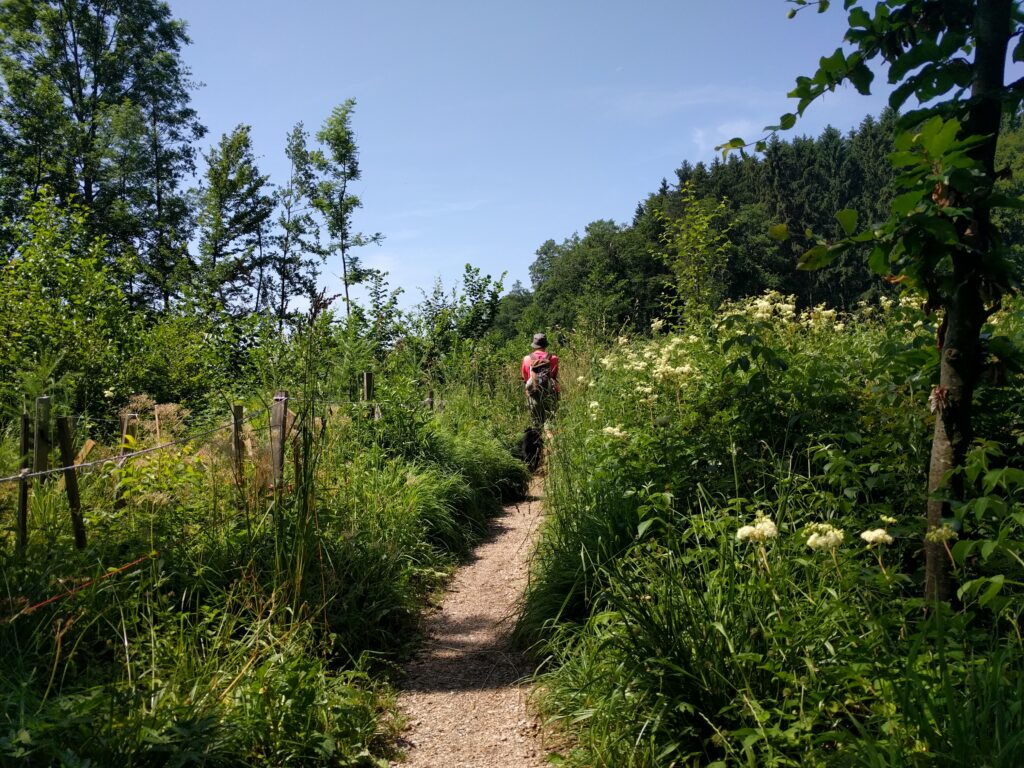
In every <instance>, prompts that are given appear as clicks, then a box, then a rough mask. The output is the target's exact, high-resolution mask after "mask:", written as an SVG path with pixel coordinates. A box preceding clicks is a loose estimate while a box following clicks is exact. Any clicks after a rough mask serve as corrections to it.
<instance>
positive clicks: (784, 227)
mask: <svg viewBox="0 0 1024 768" xmlns="http://www.w3.org/2000/svg"><path fill="white" fill-rule="evenodd" d="M768 237H770V238H771V239H772V240H774V241H775V242H777V243H784V242H786V241H787V240H789V225H788V224H786V223H782V224H776V225H775V226H773V227H770V228H769V229H768Z"/></svg>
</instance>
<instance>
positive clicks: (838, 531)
mask: <svg viewBox="0 0 1024 768" xmlns="http://www.w3.org/2000/svg"><path fill="white" fill-rule="evenodd" d="M776 2H777V4H778V5H779V8H780V11H781V13H782V14H783V15H785V13H786V9H787V8H788V9H789V11H790V14H791V15H793V16H795V17H797V18H794V19H793V20H792V21H791V22H789V23H791V24H800V23H801V21H802V19H801V18H800V17H804V16H813V15H814V14H817V13H827V14H834V15H837V16H839V17H841V18H842V19H845V20H846V22H845V24H844V29H845V33H846V36H845V40H844V41H840V40H834V41H828V40H823V41H821V50H820V56H821V58H820V59H819V60H818V63H817V64H816V65H815V64H813V62H812V64H811V66H810V67H809V68H808V70H807V71H804V72H801V73H799V74H800V76H799V77H796V78H795V85H794V89H793V90H792V92H791V93H789V94H788V95H787V94H786V93H784V92H780V93H779V94H778V100H777V105H778V106H777V109H776V111H777V112H778V113H780V114H781V117H780V118H779V120H778V124H777V125H774V126H768V128H767V129H766V130H765V131H764V132H763V133H759V134H758V135H750V136H742V137H736V138H733V137H730V136H722V137H720V138H721V141H720V143H721V145H722V146H721V147H720V148H719V149H720V151H719V152H717V153H716V155H715V159H713V160H710V161H709V160H706V159H705V160H702V161H695V160H693V159H687V158H685V157H680V158H678V160H677V161H676V162H675V165H674V167H673V165H671V164H670V165H668V166H666V167H665V168H664V178H663V179H662V180H661V183H660V185H659V184H657V180H655V182H654V183H653V184H652V188H651V189H650V191H649V192H648V193H647V194H646V195H645V196H643V197H642V199H639V200H637V201H636V207H635V211H634V212H633V214H632V218H631V219H629V220H626V221H613V220H608V219H596V220H593V221H591V223H589V224H586V225H585V227H582V228H581V229H580V230H579V231H577V232H575V233H569V232H551V233H550V239H547V240H546V241H544V242H538V243H536V252H535V254H533V260H532V263H530V265H529V285H525V284H523V282H521V281H514V282H512V281H509V280H508V279H507V278H506V276H505V275H504V274H500V273H499V274H488V273H487V271H486V270H485V269H483V268H482V267H480V266H475V265H473V264H467V265H466V266H465V270H464V272H463V274H462V275H461V278H460V280H459V281H458V283H457V284H456V285H455V286H454V287H452V286H448V287H445V286H444V285H442V284H441V282H440V281H438V282H437V283H436V284H435V285H434V286H433V287H432V288H430V287H428V288H427V289H426V290H424V291H422V293H421V297H420V299H419V300H417V301H415V302H409V301H408V296H404V297H403V291H402V289H401V288H400V287H396V286H393V285H392V284H391V283H390V282H389V275H388V274H387V272H385V271H383V270H381V269H379V268H376V267H374V266H372V262H371V260H369V259H368V258H367V254H369V253H372V249H373V248H374V247H376V245H377V244H379V243H381V242H383V241H384V239H385V238H386V237H387V236H388V232H383V233H375V232H365V231H363V228H362V224H361V215H362V214H363V213H364V212H365V209H366V208H368V207H370V206H372V204H373V203H372V200H371V199H370V198H369V197H366V199H363V197H361V193H362V186H361V185H362V184H363V183H364V181H365V179H364V174H365V176H366V177H367V178H369V177H371V176H372V175H373V172H374V170H373V168H372V167H365V168H364V167H363V166H361V164H360V153H359V145H360V139H361V138H363V134H362V133H361V129H360V103H359V101H358V97H359V94H358V93H355V94H353V96H352V97H351V98H344V97H343V98H342V99H339V100H337V101H335V102H324V103H323V104H322V105H321V108H320V111H319V112H318V113H314V114H307V115H296V118H295V120H294V122H293V127H292V129H291V130H290V131H289V132H288V133H287V135H284V136H281V137H280V138H281V141H280V147H279V150H280V154H281V155H282V156H283V157H286V158H287V167H288V169H289V170H288V173H287V174H286V175H284V176H280V177H277V176H275V177H273V178H272V177H271V175H270V174H269V173H266V172H264V170H262V169H261V167H260V166H261V162H262V158H261V156H260V155H259V154H258V153H257V151H256V150H255V148H254V142H253V137H252V133H253V128H252V127H251V126H250V125H247V124H245V123H240V124H238V125H237V126H236V127H234V128H233V129H232V130H230V131H229V132H227V133H225V134H224V135H222V136H219V137H218V136H213V135H209V134H208V131H207V128H206V127H205V126H204V122H203V115H202V114H199V112H198V111H197V109H196V108H195V107H194V105H193V103H192V98H193V96H192V94H193V92H194V88H195V87H196V83H194V82H193V76H192V73H191V71H190V69H189V66H188V65H187V61H188V50H189V45H190V38H189V32H188V24H187V22H188V20H187V19H180V18H177V17H176V16H175V14H174V13H173V12H172V10H171V8H170V7H169V6H168V4H167V3H165V2H163V1H162V0H0V765H2V766H7V765H10V766H80V767H82V768H85V767H86V766H91V767H93V768H99V767H102V766H115V767H116V766H193V765H195V766H249V765H267V766H400V765H402V763H403V762H404V761H406V760H407V759H408V755H407V754H406V753H407V752H408V751H409V747H408V740H405V741H403V737H402V734H403V732H404V731H405V729H406V728H407V727H410V723H409V718H408V717H406V716H405V715H403V709H402V706H401V704H400V691H401V690H402V685H403V674H404V673H403V668H404V667H403V665H404V664H406V662H408V660H409V659H410V658H412V657H414V656H415V654H416V653H417V649H418V648H419V647H420V646H421V644H422V642H423V641H424V636H425V633H424V632H423V631H422V618H423V616H424V615H425V614H426V613H427V612H429V611H430V610H432V609H436V607H437V606H438V605H439V601H440V600H441V599H442V596H443V594H444V592H445V589H446V587H447V586H448V585H449V584H450V583H451V580H452V578H453V575H454V574H455V573H457V572H458V570H459V569H460V568H461V567H464V566H465V565H466V564H467V563H469V562H471V561H472V559H473V554H472V553H473V552H474V549H475V548H476V547H477V545H479V544H480V543H481V542H483V541H486V540H488V538H489V537H490V536H491V535H492V533H493V526H492V523H493V521H494V520H495V518H496V516H497V515H500V514H502V510H503V508H510V505H515V504H516V503H520V502H522V500H523V499H526V498H527V497H530V498H539V499H542V504H543V519H542V521H541V523H540V526H539V532H538V534H537V535H536V537H535V539H534V540H533V542H532V545H531V547H532V548H531V550H530V552H529V553H527V554H528V579H527V580H526V586H525V589H524V590H523V592H522V594H520V595H518V596H517V599H516V601H515V606H514V611H513V615H511V616H510V617H508V629H509V631H508V633H507V634H508V639H507V642H508V647H509V649H510V652H511V651H514V652H515V653H518V654H521V655H522V658H524V659H526V663H527V664H528V669H527V670H526V672H525V674H524V679H523V680H522V681H520V685H521V686H522V689H523V691H524V693H523V697H524V698H525V701H526V706H527V708H528V711H529V713H530V717H533V718H536V720H537V722H538V723H539V726H538V727H539V728H540V730H541V731H542V732H543V734H544V739H543V747H542V748H541V750H540V754H539V755H538V757H539V759H540V760H541V763H539V764H552V765H564V766H574V767H575V768H586V767H591V766H592V767H601V768H673V767H675V768H691V767H696V766H708V767H713V768H727V767H728V768H732V767H734V766H735V767H736V768H739V767H740V766H779V767H782V766H808V767H812V766H849V767H851V768H853V767H862V768H886V767H892V768H903V767H907V768H910V767H911V766H912V767H914V768H918V767H920V768H925V767H927V768H931V767H932V766H944V767H945V766H948V767H949V768H954V767H959V766H978V767H979V768H980V767H982V766H986V767H987V768H1014V767H1016V766H1021V765H1024V311H1022V310H1024V300H1022V299H1021V297H1020V288H1021V277H1022V275H1024V107H1022V103H1024V78H1021V79H1016V77H1017V74H1015V68H1017V67H1019V65H1020V64H1021V63H1022V62H1024V8H1022V6H1021V4H1020V3H1019V2H1017V1H1016V0H882V1H881V2H861V1H860V0H843V2H839V1H838V0H833V2H831V3H830V2H828V1H827V0H788V3H787V2H783V0H776ZM830 6H831V7H830ZM840 43H842V45H841V47H839V48H835V49H834V51H833V48H832V47H831V46H835V45H839V44H840ZM884 83H887V84H888V85H887V87H889V88H891V95H890V96H889V99H888V106H887V107H886V108H885V109H884V110H882V111H880V112H879V113H878V114H865V115H864V117H863V119H862V120H861V121H860V123H859V125H856V126H855V127H853V128H852V129H849V130H846V131H842V130H838V129H836V128H831V127H829V128H826V129H824V130H822V131H820V132H818V133H817V135H806V134H803V133H801V127H802V121H803V120H804V119H805V115H811V114H813V113H814V111H815V110H816V109H817V108H819V106H820V105H819V103H818V102H819V101H820V100H821V98H822V97H823V96H826V95H828V94H831V93H833V92H834V91H836V89H837V88H845V89H847V90H848V91H849V92H850V93H851V94H853V96H851V98H853V97H855V96H856V94H858V93H859V94H867V93H871V92H873V89H878V88H879V87H880V86H881V85H882V84H884ZM857 98H859V97H857ZM786 109H791V110H792V111H791V112H786V111H785V110H786ZM364 206H365V207H364ZM327 272H332V273H337V275H338V279H339V280H340V282H339V283H338V286H340V287H339V288H338V289H337V290H334V289H328V288H325V284H326V283H325V281H324V278H325V275H326V273H327ZM510 282H511V284H509V283H510ZM538 331H543V332H545V333H546V334H547V338H548V340H549V344H550V347H549V349H550V351H552V352H554V353H555V354H557V355H558V356H559V358H560V367H561V370H560V371H559V374H558V380H559V386H560V395H559V400H558V408H557V412H556V414H555V416H554V417H553V418H552V419H551V420H550V421H549V422H548V423H547V424H546V425H545V428H544V430H543V433H542V439H543V444H544V445H543V460H542V462H541V466H540V468H539V469H537V470H536V471H531V470H530V468H528V466H527V463H528V462H527V460H528V459H529V458H530V457H529V456H525V455H524V450H523V448H522V439H523V435H524V430H526V428H527V427H528V426H529V424H530V412H529V411H528V409H527V407H526V401H525V398H524V392H523V379H522V377H521V376H520V369H519V362H520V361H521V360H522V358H523V355H524V353H526V352H529V340H530V339H531V337H532V335H533V334H534V333H536V332H538ZM451 738H452V739H457V738H459V737H458V733H455V734H454V735H453V736H451ZM467 764H468V763H467ZM473 764H474V765H479V766H481V767H482V768H488V767H489V766H491V765H492V763H490V762H485V761H483V760H481V761H480V762H478V763H473ZM496 764H497V763H495V765H496ZM531 765H532V764H531ZM438 768H444V767H443V766H441V765H440V764H439V765H438ZM502 768H515V766H511V765H509V764H508V763H505V764H502Z"/></svg>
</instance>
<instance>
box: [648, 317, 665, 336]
mask: <svg viewBox="0 0 1024 768" xmlns="http://www.w3.org/2000/svg"><path fill="white" fill-rule="evenodd" d="M664 327H665V321H664V320H662V319H661V318H660V317H656V318H654V319H653V320H651V331H652V332H653V333H657V332H658V331H660V330H661V329H662V328H664Z"/></svg>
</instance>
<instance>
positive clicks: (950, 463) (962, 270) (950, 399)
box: [924, 0, 1013, 601]
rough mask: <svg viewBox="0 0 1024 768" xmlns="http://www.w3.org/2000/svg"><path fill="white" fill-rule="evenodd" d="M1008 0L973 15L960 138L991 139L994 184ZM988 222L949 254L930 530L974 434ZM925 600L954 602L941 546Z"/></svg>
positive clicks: (983, 153) (981, 218) (930, 558)
mask: <svg viewBox="0 0 1024 768" xmlns="http://www.w3.org/2000/svg"><path fill="white" fill-rule="evenodd" d="M1012 8H1013V2H1012V0H979V2H978V6H977V10H976V12H975V17H974V34H975V40H976V43H977V48H976V54H975V60H974V82H973V84H972V89H971V97H972V103H971V105H970V108H969V111H968V113H967V115H966V119H965V120H964V124H963V134H964V135H965V136H979V135H980V136H989V137H990V138H989V140H988V141H986V142H985V143H984V144H982V145H981V146H979V147H978V148H977V149H976V150H974V152H973V156H974V158H975V159H976V160H977V161H978V162H979V163H980V164H981V167H982V170H983V171H984V172H985V174H986V175H987V176H988V178H989V179H990V180H994V178H995V172H994V162H995V150H996V143H997V139H998V136H999V128H1000V120H1001V115H1002V100H1001V96H1002V93H1003V90H1004V88H1005V84H1004V76H1005V62H1006V51H1007V47H1008V45H1009V41H1010V34H1011V12H1012ZM992 234H993V233H992V217H991V212H990V210H989V209H988V208H987V207H985V206H984V205H979V206H977V207H976V208H975V211H974V216H973V219H972V221H971V223H970V226H969V227H967V228H966V229H965V231H964V232H963V233H962V234H961V242H962V247H961V248H960V249H958V251H957V252H956V253H955V254H954V255H953V275H954V278H953V285H954V288H953V289H952V293H951V294H950V295H948V296H946V297H945V302H944V305H945V306H944V309H945V315H944V318H943V321H944V326H945V332H944V334H943V335H942V338H940V339H939V344H940V347H941V359H940V367H939V386H938V387H937V388H936V390H935V391H934V392H933V396H932V404H933V408H934V410H935V412H936V418H935V432H934V436H933V439H932V451H931V461H930V464H929V470H928V492H929V500H928V525H927V529H928V531H929V532H930V531H933V530H935V529H937V528H940V527H941V526H942V519H943V518H944V517H947V516H948V514H949V504H948V501H945V500H943V499H949V498H962V496H963V487H962V478H960V477H959V476H954V477H953V478H952V482H950V481H949V472H950V471H951V470H953V469H955V468H959V467H962V466H963V465H964V461H965V459H966V457H967V451H968V449H969V448H970V444H971V440H972V438H973V436H974V432H973V429H972V421H971V410H972V404H973V400H974V390H975V387H976V386H977V383H978V377H979V375H980V373H981V369H982V365H983V362H984V361H983V351H982V348H981V328H982V325H983V324H984V322H985V319H986V317H987V312H986V308H985V293H984V275H983V270H984V265H983V264H982V260H981V258H980V254H981V253H984V252H985V251H986V250H987V249H989V248H991V247H992V243H993V237H992ZM924 549H925V588H924V592H925V597H926V598H927V599H930V600H944V601H948V600H950V599H952V597H953V583H952V579H951V575H950V558H949V554H948V552H947V551H946V544H945V543H944V542H941V541H929V540H928V539H927V538H926V540H925V545H924Z"/></svg>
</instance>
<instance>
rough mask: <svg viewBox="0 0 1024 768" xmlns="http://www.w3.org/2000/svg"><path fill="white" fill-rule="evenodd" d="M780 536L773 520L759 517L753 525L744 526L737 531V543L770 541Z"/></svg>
mask: <svg viewBox="0 0 1024 768" xmlns="http://www.w3.org/2000/svg"><path fill="white" fill-rule="evenodd" d="M778 535H779V529H778V528H776V527H775V523H774V522H772V520H771V518H769V517H759V518H757V520H755V521H754V524H753V525H744V526H742V527H741V528H740V529H739V530H738V531H736V541H768V539H774V538H775V537H776V536H778Z"/></svg>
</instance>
